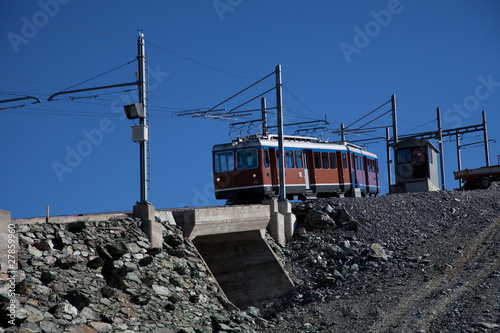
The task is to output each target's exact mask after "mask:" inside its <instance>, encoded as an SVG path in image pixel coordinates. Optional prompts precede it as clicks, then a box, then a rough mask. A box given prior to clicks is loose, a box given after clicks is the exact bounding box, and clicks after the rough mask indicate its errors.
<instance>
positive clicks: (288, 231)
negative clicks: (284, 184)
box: [278, 200, 297, 241]
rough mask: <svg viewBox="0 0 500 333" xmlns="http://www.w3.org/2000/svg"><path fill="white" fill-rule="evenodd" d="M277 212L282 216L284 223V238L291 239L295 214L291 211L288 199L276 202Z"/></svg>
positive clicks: (294, 225)
mask: <svg viewBox="0 0 500 333" xmlns="http://www.w3.org/2000/svg"><path fill="white" fill-rule="evenodd" d="M278 212H279V213H280V214H281V215H282V216H283V220H284V221H283V223H284V224H285V238H286V240H287V241H291V240H292V237H293V233H294V232H295V227H296V220H297V218H296V217H295V214H293V213H292V204H291V203H290V202H289V201H288V200H285V201H279V202H278Z"/></svg>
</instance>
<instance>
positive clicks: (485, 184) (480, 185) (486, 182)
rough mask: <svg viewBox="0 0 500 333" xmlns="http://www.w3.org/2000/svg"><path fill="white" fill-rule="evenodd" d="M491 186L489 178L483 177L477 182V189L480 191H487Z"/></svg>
mask: <svg viewBox="0 0 500 333" xmlns="http://www.w3.org/2000/svg"><path fill="white" fill-rule="evenodd" d="M490 186H491V180H490V179H489V178H488V177H481V178H479V179H478V180H477V187H478V188H480V189H483V190H485V189H487V188H488V187H490Z"/></svg>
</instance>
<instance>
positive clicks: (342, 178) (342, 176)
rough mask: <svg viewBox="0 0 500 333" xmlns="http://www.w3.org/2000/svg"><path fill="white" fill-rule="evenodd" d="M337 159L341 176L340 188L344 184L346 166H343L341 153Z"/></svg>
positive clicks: (336, 154)
mask: <svg viewBox="0 0 500 333" xmlns="http://www.w3.org/2000/svg"><path fill="white" fill-rule="evenodd" d="M335 158H336V159H337V171H338V174H339V186H340V185H343V184H344V166H343V165H342V153H341V152H339V151H338V152H336V153H335ZM341 190H342V189H341Z"/></svg>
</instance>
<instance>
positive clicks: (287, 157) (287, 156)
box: [285, 150, 293, 169]
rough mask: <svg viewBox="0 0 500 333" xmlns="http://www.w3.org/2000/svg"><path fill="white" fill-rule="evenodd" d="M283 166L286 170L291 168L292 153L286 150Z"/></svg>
mask: <svg viewBox="0 0 500 333" xmlns="http://www.w3.org/2000/svg"><path fill="white" fill-rule="evenodd" d="M285 161H286V163H285V165H286V167H287V168H288V169H291V168H293V151H291V150H287V151H285Z"/></svg>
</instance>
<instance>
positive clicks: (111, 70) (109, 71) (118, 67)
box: [61, 59, 137, 92]
mask: <svg viewBox="0 0 500 333" xmlns="http://www.w3.org/2000/svg"><path fill="white" fill-rule="evenodd" d="M134 61H137V59H134V60H131V61H129V62H127V63H125V64H122V65H120V66H117V67H115V68H112V69H110V70H108V71H105V72H103V73H101V74H98V75H96V76H93V77H91V78H90V79H87V80H84V81H82V82H80V83H77V84H75V85H72V86H71V87H68V88H66V89H63V90H61V92H63V91H66V90H69V89H71V88H74V87H77V86H79V85H82V84H84V83H87V82H89V81H92V80H94V79H97V78H98V77H101V76H104V75H106V74H109V73H111V72H113V71H116V70H117V69H120V68H122V67H125V66H127V65H129V64H131V63H133V62H134Z"/></svg>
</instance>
